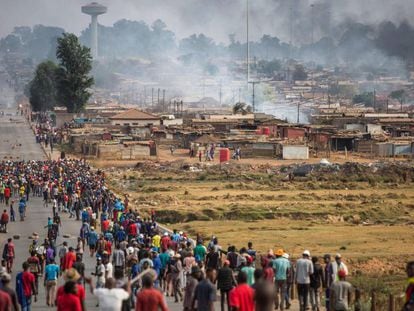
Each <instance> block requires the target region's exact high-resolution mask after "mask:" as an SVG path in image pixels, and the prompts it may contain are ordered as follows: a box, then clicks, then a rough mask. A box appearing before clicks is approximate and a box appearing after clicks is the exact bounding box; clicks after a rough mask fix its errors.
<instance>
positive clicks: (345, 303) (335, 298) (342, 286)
mask: <svg viewBox="0 0 414 311" xmlns="http://www.w3.org/2000/svg"><path fill="white" fill-rule="evenodd" d="M338 278H339V280H338V281H335V282H334V283H333V284H332V286H331V293H330V297H329V301H330V307H329V309H330V310H335V311H348V310H350V306H351V300H352V285H351V284H350V283H348V282H347V281H346V271H345V270H339V272H338Z"/></svg>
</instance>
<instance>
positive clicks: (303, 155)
mask: <svg viewBox="0 0 414 311" xmlns="http://www.w3.org/2000/svg"><path fill="white" fill-rule="evenodd" d="M282 159H283V160H308V159H309V147H308V146H304V145H282Z"/></svg>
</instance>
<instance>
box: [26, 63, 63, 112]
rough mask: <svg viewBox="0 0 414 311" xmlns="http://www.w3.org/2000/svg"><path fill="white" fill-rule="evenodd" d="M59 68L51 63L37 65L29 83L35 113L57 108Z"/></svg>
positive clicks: (30, 97)
mask: <svg viewBox="0 0 414 311" xmlns="http://www.w3.org/2000/svg"><path fill="white" fill-rule="evenodd" d="M57 69H58V66H57V65H56V64H55V63H54V62H51V61H45V62H43V63H40V64H39V65H37V68H36V72H35V76H34V78H33V80H32V81H31V82H30V83H29V87H28V90H29V94H28V95H29V100H30V104H31V106H32V109H33V110H34V111H47V110H50V109H52V108H53V107H55V106H56V75H57Z"/></svg>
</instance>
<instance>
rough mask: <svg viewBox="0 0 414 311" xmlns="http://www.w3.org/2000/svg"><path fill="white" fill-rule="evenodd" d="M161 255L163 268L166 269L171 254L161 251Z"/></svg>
mask: <svg viewBox="0 0 414 311" xmlns="http://www.w3.org/2000/svg"><path fill="white" fill-rule="evenodd" d="M159 257H160V260H161V269H165V267H166V266H167V264H168V262H169V261H170V255H168V253H166V252H165V253H161V254H160V256H159Z"/></svg>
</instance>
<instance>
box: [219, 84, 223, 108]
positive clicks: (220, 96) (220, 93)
mask: <svg viewBox="0 0 414 311" xmlns="http://www.w3.org/2000/svg"><path fill="white" fill-rule="evenodd" d="M222 96H223V94H222V92H221V81H220V91H219V98H220V107H221V98H222Z"/></svg>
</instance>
